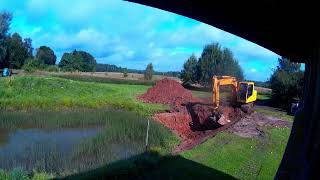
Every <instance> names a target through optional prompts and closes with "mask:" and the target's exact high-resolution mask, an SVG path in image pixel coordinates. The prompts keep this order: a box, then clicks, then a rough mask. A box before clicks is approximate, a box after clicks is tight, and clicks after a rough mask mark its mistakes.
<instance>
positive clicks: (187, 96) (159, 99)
mask: <svg viewBox="0 0 320 180" xmlns="http://www.w3.org/2000/svg"><path fill="white" fill-rule="evenodd" d="M139 99H140V100H142V101H144V102H148V103H161V104H168V105H170V106H171V107H172V108H174V107H177V108H179V107H180V106H181V105H182V104H186V103H190V102H197V101H199V99H198V98H195V97H193V96H192V93H191V92H190V91H188V90H186V89H185V88H184V87H183V86H182V85H181V84H180V83H179V82H177V81H175V80H171V79H167V78H165V79H162V80H160V81H158V82H157V83H156V84H155V85H154V86H153V87H151V88H150V89H148V91H147V92H146V93H145V94H143V95H141V96H140V97H139Z"/></svg>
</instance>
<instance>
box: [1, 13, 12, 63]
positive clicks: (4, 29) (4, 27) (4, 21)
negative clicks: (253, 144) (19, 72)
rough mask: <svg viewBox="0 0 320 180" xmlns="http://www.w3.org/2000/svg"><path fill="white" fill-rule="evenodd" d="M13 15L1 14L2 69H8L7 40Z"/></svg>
mask: <svg viewBox="0 0 320 180" xmlns="http://www.w3.org/2000/svg"><path fill="white" fill-rule="evenodd" d="M11 20H12V15H11V14H10V13H8V12H2V13H0V68H4V67H8V66H9V62H8V60H7V58H6V56H7V38H8V37H9V35H8V31H9V27H10V23H11Z"/></svg>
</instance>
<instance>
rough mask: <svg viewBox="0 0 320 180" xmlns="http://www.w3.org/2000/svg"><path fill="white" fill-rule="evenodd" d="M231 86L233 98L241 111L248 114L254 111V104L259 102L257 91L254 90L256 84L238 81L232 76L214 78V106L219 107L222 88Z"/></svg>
mask: <svg viewBox="0 0 320 180" xmlns="http://www.w3.org/2000/svg"><path fill="white" fill-rule="evenodd" d="M226 85H231V87H232V95H233V96H232V98H233V102H235V105H237V106H240V108H241V110H242V111H244V112H246V113H248V112H252V111H253V103H254V102H255V101H256V100H257V91H256V90H255V89H254V82H248V81H237V79H236V78H235V77H232V76H213V77H212V88H213V89H212V90H213V96H212V100H213V105H214V107H215V108H218V107H219V103H220V86H226Z"/></svg>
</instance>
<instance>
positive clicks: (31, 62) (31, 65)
mask: <svg viewBox="0 0 320 180" xmlns="http://www.w3.org/2000/svg"><path fill="white" fill-rule="evenodd" d="M42 68H44V67H43V65H42V64H41V63H40V61H38V60H37V59H31V58H29V59H27V60H26V63H25V64H24V65H23V67H22V69H23V70H24V71H25V72H27V73H32V72H34V71H36V70H38V69H42Z"/></svg>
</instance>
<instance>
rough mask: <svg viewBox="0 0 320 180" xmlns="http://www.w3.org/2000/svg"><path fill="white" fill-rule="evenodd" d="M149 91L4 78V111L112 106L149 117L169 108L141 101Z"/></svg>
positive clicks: (0, 103)
mask: <svg viewBox="0 0 320 180" xmlns="http://www.w3.org/2000/svg"><path fill="white" fill-rule="evenodd" d="M148 88H149V87H148V86H142V85H124V84H102V83H92V82H91V83H90V82H80V81H73V80H66V79H62V78H57V77H34V76H25V77H15V78H13V79H8V78H1V79H0V109H6V110H8V109H13V110H21V109H22V110H23V109H30V108H31V109H32V108H38V109H65V108H73V107H85V108H101V107H104V106H112V107H115V108H121V109H126V110H129V111H134V112H136V113H138V114H140V115H144V116H149V115H152V114H153V113H154V112H156V111H159V110H163V109H166V108H167V107H165V106H163V105H156V104H145V103H142V102H140V101H138V100H137V98H136V96H137V95H139V94H142V93H144V92H145V91H146V90H147V89H148Z"/></svg>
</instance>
